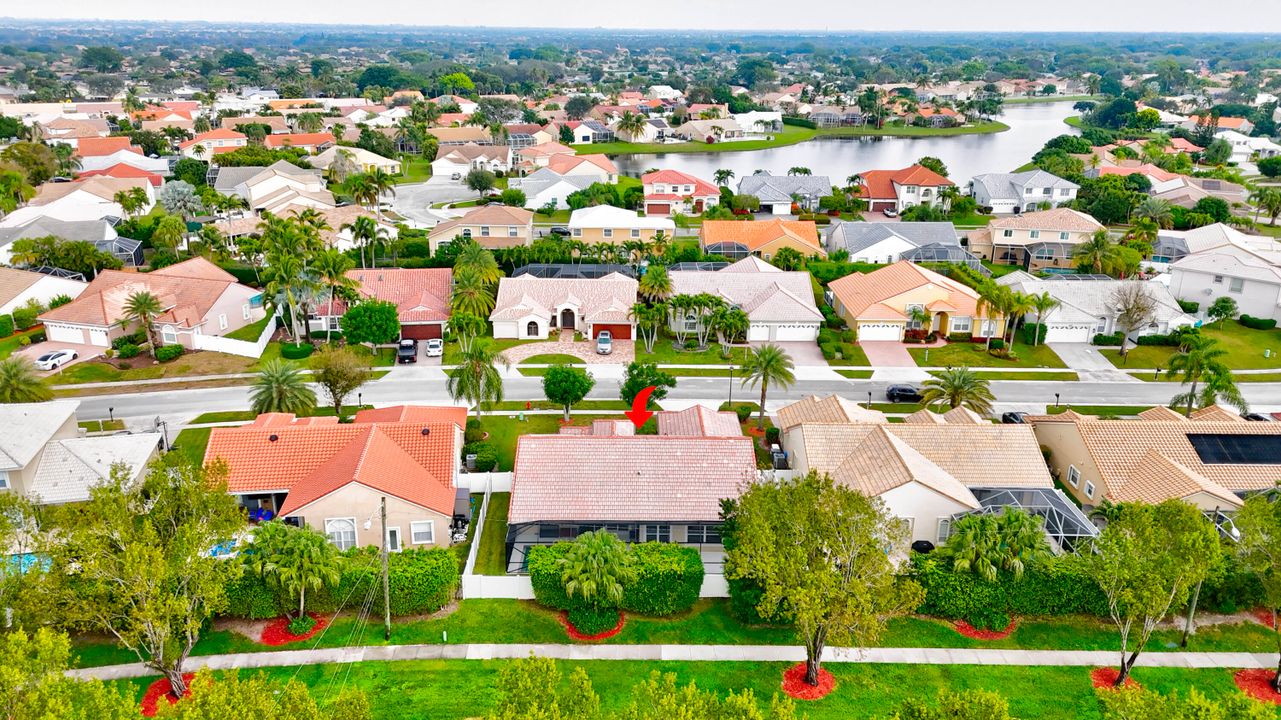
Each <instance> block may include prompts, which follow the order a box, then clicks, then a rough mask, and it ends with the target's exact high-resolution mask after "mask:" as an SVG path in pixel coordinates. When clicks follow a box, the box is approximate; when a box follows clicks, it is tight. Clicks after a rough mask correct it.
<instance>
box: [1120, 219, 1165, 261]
mask: <svg viewBox="0 0 1281 720" xmlns="http://www.w3.org/2000/svg"><path fill="white" fill-rule="evenodd" d="M1160 234H1161V228H1160V226H1158V225H1157V223H1156V221H1155V220H1153V219H1151V218H1145V217H1144V218H1139V219H1138V220H1135V221H1134V224H1133V225H1132V226H1130V230H1129V231H1128V232H1127V233H1126V234H1125V244H1126V245H1127V246H1129V247H1133V248H1135V249H1136V250H1139V252H1140V253H1141V254H1144V255H1146V254H1148V253H1150V252H1151V251H1152V245H1153V244H1154V243H1156V240H1157V237H1158V236H1159V235H1160Z"/></svg>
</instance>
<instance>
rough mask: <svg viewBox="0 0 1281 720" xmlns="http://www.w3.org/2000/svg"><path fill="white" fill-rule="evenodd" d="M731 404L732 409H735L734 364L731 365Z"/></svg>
mask: <svg viewBox="0 0 1281 720" xmlns="http://www.w3.org/2000/svg"><path fill="white" fill-rule="evenodd" d="M729 406H730V408H729V409H730V410H733V409H734V366H733V365H730V366H729Z"/></svg>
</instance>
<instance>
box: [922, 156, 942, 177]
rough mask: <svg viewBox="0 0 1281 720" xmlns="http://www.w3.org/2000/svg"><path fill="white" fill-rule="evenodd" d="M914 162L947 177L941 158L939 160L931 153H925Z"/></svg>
mask: <svg viewBox="0 0 1281 720" xmlns="http://www.w3.org/2000/svg"><path fill="white" fill-rule="evenodd" d="M916 164H917V165H920V166H921V167H923V168H925V169H926V170H933V171H934V172H936V173H938V174H939V175H942V176H943V177H947V166H946V165H944V164H943V161H942V160H939V159H938V158H936V157H933V156H931V155H925V156H923V157H921V158H920V159H918V160H917V161H916Z"/></svg>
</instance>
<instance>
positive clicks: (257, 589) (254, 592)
mask: <svg viewBox="0 0 1281 720" xmlns="http://www.w3.org/2000/svg"><path fill="white" fill-rule="evenodd" d="M226 591H227V609H226V610H225V611H224V613H225V614H226V615H227V616H228V617H237V618H245V619H247V620H265V619H267V618H274V617H280V616H281V615H284V614H285V611H286V610H288V609H290V608H292V607H293V603H292V602H286V600H285V598H284V597H282V596H280V595H278V594H277V593H276V591H275V590H273V589H272V588H270V587H268V586H267V583H266V581H264V580H263V579H262V576H260V575H255V574H253V573H252V572H250V571H249V570H245V572H244V574H243V575H241V576H240V577H239V578H238V579H237V580H236V581H235V582H233V583H231V584H230V585H228V586H227V588H226Z"/></svg>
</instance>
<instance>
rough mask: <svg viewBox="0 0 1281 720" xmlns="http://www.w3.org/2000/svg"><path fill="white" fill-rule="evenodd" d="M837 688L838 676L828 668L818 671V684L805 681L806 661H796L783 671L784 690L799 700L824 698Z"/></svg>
mask: <svg viewBox="0 0 1281 720" xmlns="http://www.w3.org/2000/svg"><path fill="white" fill-rule="evenodd" d="M835 689H836V677H835V676H833V675H832V673H831V672H829V671H828V670H827V668H820V669H819V671H818V685H810V684H809V683H807V682H805V663H796V664H795V665H793V666H791V667H789V668H788V669H787V670H785V671H784V672H783V692H785V693H787V694H788V696H789V697H793V698H796V699H797V700H822V699H823V698H825V697H827V695H828V694H829V693H831V692H832V691H833V690H835Z"/></svg>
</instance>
